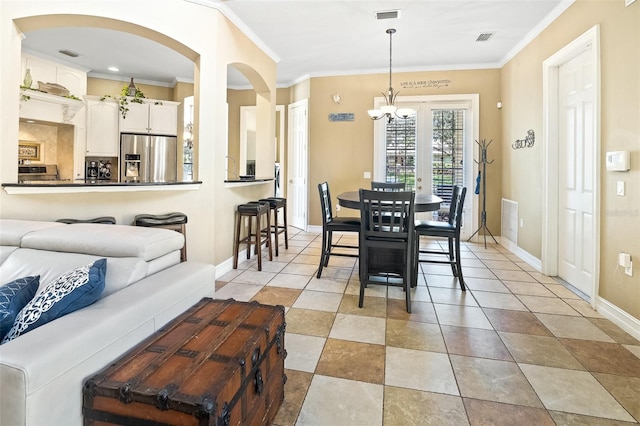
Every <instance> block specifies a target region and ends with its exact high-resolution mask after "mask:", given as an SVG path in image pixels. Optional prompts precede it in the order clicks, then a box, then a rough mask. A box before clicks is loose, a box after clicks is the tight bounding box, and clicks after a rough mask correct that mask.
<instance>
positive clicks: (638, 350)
mask: <svg viewBox="0 0 640 426" xmlns="http://www.w3.org/2000/svg"><path fill="white" fill-rule="evenodd" d="M623 346H624V347H625V348H627V350H628V351H629V352H631V353H632V354H634V355H635V356H637V357H638V358H640V346H634V345H623Z"/></svg>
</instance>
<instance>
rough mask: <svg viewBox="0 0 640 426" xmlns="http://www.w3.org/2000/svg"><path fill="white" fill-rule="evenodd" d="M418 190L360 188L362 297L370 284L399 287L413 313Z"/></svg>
mask: <svg viewBox="0 0 640 426" xmlns="http://www.w3.org/2000/svg"><path fill="white" fill-rule="evenodd" d="M414 210H415V192H413V191H395V192H391V191H373V190H367V189H360V251H359V254H360V299H359V302H358V306H359V307H361V308H362V305H363V302H364V291H365V288H366V287H367V285H369V284H383V285H391V286H399V287H402V289H403V290H404V292H405V298H406V302H407V312H409V313H410V312H411V288H410V284H411V274H412V271H411V269H412V268H411V265H412V262H411V257H412V256H413V247H414V246H413V244H414V243H413V239H414V236H413V233H414V229H415V228H414Z"/></svg>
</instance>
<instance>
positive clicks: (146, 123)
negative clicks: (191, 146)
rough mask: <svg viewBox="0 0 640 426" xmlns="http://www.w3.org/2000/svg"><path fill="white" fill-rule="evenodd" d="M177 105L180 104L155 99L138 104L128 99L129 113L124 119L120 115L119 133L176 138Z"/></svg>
mask: <svg viewBox="0 0 640 426" xmlns="http://www.w3.org/2000/svg"><path fill="white" fill-rule="evenodd" d="M178 105H180V102H171V101H158V100H155V99H143V103H141V104H140V103H136V102H131V100H130V99H129V104H128V105H127V106H126V107H127V108H129V111H127V113H126V115H125V117H122V115H120V132H122V133H149V134H154V135H167V136H177V135H178Z"/></svg>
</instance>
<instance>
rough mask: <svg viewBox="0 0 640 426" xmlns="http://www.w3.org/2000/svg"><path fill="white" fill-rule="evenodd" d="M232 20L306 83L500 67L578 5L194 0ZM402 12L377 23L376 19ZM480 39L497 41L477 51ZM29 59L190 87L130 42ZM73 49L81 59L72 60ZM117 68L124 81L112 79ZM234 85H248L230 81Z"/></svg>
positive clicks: (102, 37)
mask: <svg viewBox="0 0 640 426" xmlns="http://www.w3.org/2000/svg"><path fill="white" fill-rule="evenodd" d="M196 2H197V3H201V4H207V3H216V4H218V5H219V7H220V8H222V10H223V11H226V12H227V13H230V14H232V15H233V14H235V16H236V17H237V18H239V20H240V21H241V22H242V23H244V24H245V25H246V27H248V28H249V29H250V30H251V31H252V32H253V33H254V34H255V36H256V37H257V38H259V39H260V40H261V41H262V43H263V45H265V46H267V47H268V48H269V49H270V50H271V51H272V52H273V53H274V54H275V55H276V56H277V57H279V59H280V61H279V62H278V70H277V83H278V86H279V87H282V86H289V85H291V84H292V83H294V82H296V81H298V80H300V79H303V78H305V77H307V76H312V77H315V76H326V75H344V74H366V73H374V72H388V70H389V36H388V35H387V34H386V33H385V30H386V29H387V28H396V29H397V33H396V34H395V35H394V36H393V70H394V72H397V71H430V70H451V69H469V68H495V67H500V66H502V65H503V64H504V63H505V62H506V61H507V60H509V59H510V58H511V57H512V56H513V55H514V54H515V53H517V51H519V50H520V49H521V48H522V47H523V46H524V45H525V44H526V43H527V42H528V41H530V40H531V39H532V38H533V37H535V35H537V34H538V33H539V32H540V31H541V30H542V29H543V28H544V27H545V26H546V25H548V24H549V23H550V22H551V21H552V20H553V19H555V18H556V17H557V16H558V15H559V14H560V13H561V12H562V11H564V10H565V9H566V8H567V7H568V6H569V5H570V4H571V3H572V2H573V0H388V1H375V0H293V1H282V0H227V1H223V2H220V1H217V0H197V1H196ZM387 10H400V11H401V12H400V18H399V19H388V20H376V18H375V12H376V11H387ZM481 33H495V34H494V35H493V36H492V37H491V38H490V39H489V40H488V41H484V42H477V41H476V38H477V37H478V35H480V34H481ZM25 35H26V38H25V39H24V40H23V49H24V50H25V51H26V52H29V53H33V54H36V55H39V56H44V57H45V58H50V59H55V60H57V61H61V60H64V61H66V62H67V63H70V64H74V65H76V66H81V67H83V68H84V69H86V70H87V71H88V72H89V75H90V76H96V77H107V78H120V79H122V80H128V79H129V77H134V78H135V79H136V80H137V81H141V82H148V83H157V84H165V85H167V86H171V85H172V84H173V82H174V81H175V80H176V79H177V80H180V81H193V64H192V63H191V62H190V61H189V60H187V59H186V58H184V57H183V56H181V55H179V54H177V53H176V52H174V51H171V50H170V49H167V48H165V47H164V46H161V45H159V44H157V43H155V42H152V41H150V40H147V39H143V38H140V37H137V36H132V35H130V34H127V33H123V32H118V31H112V30H104V29H97V28H78V27H75V28H71V27H69V28H50V29H43V30H38V31H32V32H28V33H26V34H25ZM60 49H68V50H72V51H74V52H77V53H79V54H80V56H79V57H77V58H69V57H67V56H64V55H62V54H60V53H58V50H60ZM109 66H117V67H118V68H119V69H120V71H119V72H118V73H113V72H111V71H108V70H107V68H108V67H109ZM229 85H230V86H231V87H243V86H244V85H246V80H245V79H244V78H243V77H242V75H241V74H239V73H237V72H233V73H230V76H229Z"/></svg>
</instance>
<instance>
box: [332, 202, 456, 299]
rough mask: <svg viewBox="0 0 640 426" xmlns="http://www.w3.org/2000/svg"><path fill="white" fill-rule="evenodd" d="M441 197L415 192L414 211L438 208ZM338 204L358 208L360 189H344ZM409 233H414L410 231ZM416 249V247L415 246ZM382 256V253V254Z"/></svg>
mask: <svg viewBox="0 0 640 426" xmlns="http://www.w3.org/2000/svg"><path fill="white" fill-rule="evenodd" d="M442 201H443V200H442V198H440V197H438V196H437V195H433V194H425V193H416V197H415V201H414V211H415V212H416V213H422V212H432V211H436V210H439V209H440V204H442ZM338 204H339V205H340V207H344V208H347V209H354V210H360V191H346V192H343V193H341V194H339V195H338ZM410 235H412V236H413V235H414V233H411V234H410ZM414 244H415V242H414V241H413V237H412V238H411V239H410V241H409V245H410V246H413V245H414ZM416 250H417V248H416ZM409 253H412V254H413V255H412V256H410V257H409V259H408V265H409V280H410V282H411V287H415V286H416V285H417V283H418V277H417V274H415V273H414V271H415V272H417V269H416V264H415V263H414V260H415V258H414V255H415V253H413V251H411V250H409ZM383 256H384V255H383Z"/></svg>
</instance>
